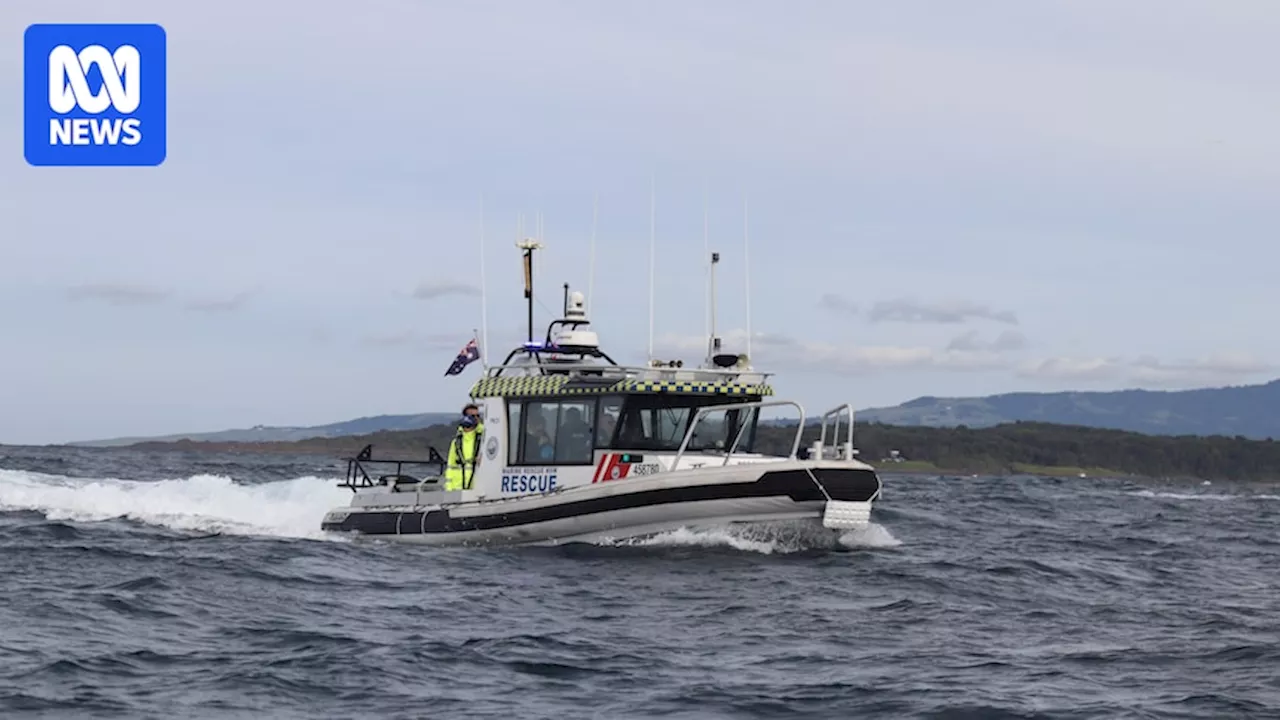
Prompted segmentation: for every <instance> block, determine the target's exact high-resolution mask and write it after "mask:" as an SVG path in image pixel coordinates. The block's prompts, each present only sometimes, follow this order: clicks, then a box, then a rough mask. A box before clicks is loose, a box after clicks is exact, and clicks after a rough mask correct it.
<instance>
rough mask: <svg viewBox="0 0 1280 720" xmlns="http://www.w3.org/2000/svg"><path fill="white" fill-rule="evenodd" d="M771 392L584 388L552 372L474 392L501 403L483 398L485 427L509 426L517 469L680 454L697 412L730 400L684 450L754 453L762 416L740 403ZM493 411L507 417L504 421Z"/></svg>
mask: <svg viewBox="0 0 1280 720" xmlns="http://www.w3.org/2000/svg"><path fill="white" fill-rule="evenodd" d="M769 393H770V389H769V388H768V387H767V386H763V385H755V386H742V385H737V384H731V383H706V382H703V383H691V382H676V381H644V380H621V381H619V382H616V383H612V384H609V385H600V386H595V387H582V386H580V385H577V384H575V383H573V382H571V380H570V378H569V377H568V376H559V377H556V376H546V377H544V378H528V377H524V378H501V379H499V378H486V379H483V380H481V381H479V382H478V383H476V387H475V388H474V389H473V391H472V397H473V398H475V399H476V400H477V402H480V401H483V400H486V399H493V400H500V401H501V402H500V403H488V402H486V403H485V426H486V428H495V427H498V426H501V425H505V426H506V437H505V442H504V443H503V444H504V445H505V448H504V450H505V459H504V462H505V464H507V465H508V466H513V467H516V466H528V465H538V466H543V465H557V466H565V465H592V464H594V463H595V462H596V457H597V451H628V452H633V453H645V452H648V453H654V454H667V455H675V454H676V453H678V452H680V450H681V449H682V445H684V444H685V443H684V441H685V436H686V434H688V431H689V427H690V425H691V424H692V423H693V420H694V416H695V414H696V413H697V412H698V411H699V410H701V409H703V408H715V407H716V406H724V405H731V406H734V407H732V408H731V409H727V410H724V411H720V412H717V411H714V410H713V409H709V410H708V411H707V412H706V413H704V414H705V417H703V418H702V419H701V420H700V421H699V422H698V425H697V427H696V429H695V431H694V433H693V435H692V436H691V437H690V438H689V442H688V444H687V446H685V447H684V448H683V449H684V450H685V452H705V451H711V452H727V451H729V449H730V448H733V450H734V452H738V453H750V452H753V448H754V446H755V433H756V423H757V421H758V415H759V413H758V409H757V408H743V407H739V406H740V405H742V404H743V403H744V402H750V401H751V400H752V399H754V400H756V401H759V400H760V399H761V398H762V397H763V396H764V395H767V394H769ZM494 412H498V413H501V415H502V418H501V420H500V422H498V423H495V422H494V418H493V413H494ZM488 432H490V433H491V432H493V430H491V429H490V430H488ZM735 441H736V444H735Z"/></svg>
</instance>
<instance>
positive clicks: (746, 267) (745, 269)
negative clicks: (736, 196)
mask: <svg viewBox="0 0 1280 720" xmlns="http://www.w3.org/2000/svg"><path fill="white" fill-rule="evenodd" d="M747 240H748V236H747V193H746V191H743V193H742V274H743V281H742V284H743V287H744V288H745V290H746V293H747V305H746V309H747V362H748V363H750V362H751V259H750V258H749V257H748V256H747V244H748V243H747Z"/></svg>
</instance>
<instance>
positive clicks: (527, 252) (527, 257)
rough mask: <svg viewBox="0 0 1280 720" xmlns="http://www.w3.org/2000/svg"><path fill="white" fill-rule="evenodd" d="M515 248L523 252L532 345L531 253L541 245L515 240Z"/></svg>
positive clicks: (525, 292) (535, 241)
mask: <svg viewBox="0 0 1280 720" xmlns="http://www.w3.org/2000/svg"><path fill="white" fill-rule="evenodd" d="M516 247H518V248H520V249H521V250H523V251H524V296H525V299H526V300H528V301H529V303H528V304H529V343H530V344H532V343H533V251H534V250H537V249H539V248H541V247H542V243H540V242H538V241H537V240H535V239H533V238H524V239H522V240H516Z"/></svg>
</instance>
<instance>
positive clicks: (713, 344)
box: [706, 252, 720, 367]
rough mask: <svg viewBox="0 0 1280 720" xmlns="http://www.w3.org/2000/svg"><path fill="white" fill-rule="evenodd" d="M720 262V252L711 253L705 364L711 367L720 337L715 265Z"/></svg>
mask: <svg viewBox="0 0 1280 720" xmlns="http://www.w3.org/2000/svg"><path fill="white" fill-rule="evenodd" d="M719 264H720V253H718V252H713V253H711V284H710V288H709V290H710V293H709V297H710V303H709V304H710V309H711V316H710V322H711V331H710V332H709V333H708V337H709V341H708V342H707V365H706V367H713V366H714V365H715V358H716V355H719V354H720V338H718V337H716V265H719Z"/></svg>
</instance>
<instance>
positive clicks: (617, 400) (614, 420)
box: [596, 395, 622, 448]
mask: <svg viewBox="0 0 1280 720" xmlns="http://www.w3.org/2000/svg"><path fill="white" fill-rule="evenodd" d="M621 415H622V398H621V397H618V396H616V395H611V396H609V397H605V398H600V419H599V420H597V421H596V447H598V448H607V447H612V445H613V435H614V431H615V430H616V429H617V428H618V418H619V417H620V416H621Z"/></svg>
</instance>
